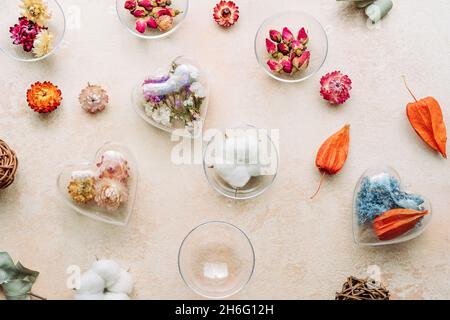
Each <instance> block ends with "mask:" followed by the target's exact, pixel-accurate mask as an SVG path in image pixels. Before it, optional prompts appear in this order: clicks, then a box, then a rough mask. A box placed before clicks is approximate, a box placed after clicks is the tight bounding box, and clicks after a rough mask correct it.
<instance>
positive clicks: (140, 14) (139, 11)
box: [132, 9, 147, 18]
mask: <svg viewBox="0 0 450 320" xmlns="http://www.w3.org/2000/svg"><path fill="white" fill-rule="evenodd" d="M132 14H133V16H135V17H136V18H143V17H145V16H147V11H145V10H144V9H136V10H134V11H133V12H132Z"/></svg>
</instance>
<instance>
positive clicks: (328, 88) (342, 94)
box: [320, 71, 352, 104]
mask: <svg viewBox="0 0 450 320" xmlns="http://www.w3.org/2000/svg"><path fill="white" fill-rule="evenodd" d="M320 85H321V86H322V87H321V88H320V94H321V95H322V97H323V98H324V99H325V100H327V101H328V102H329V103H331V104H342V103H344V102H345V101H347V99H348V98H350V90H351V89H352V80H350V78H349V77H348V76H347V75H344V74H342V73H341V72H340V71H333V72H331V73H327V74H326V75H324V76H323V77H322V79H320Z"/></svg>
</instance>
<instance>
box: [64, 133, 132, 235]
mask: <svg viewBox="0 0 450 320" xmlns="http://www.w3.org/2000/svg"><path fill="white" fill-rule="evenodd" d="M137 182H138V168H137V164H136V161H135V159H134V157H133V155H132V154H131V152H130V151H129V150H128V149H127V148H126V147H124V146H122V145H120V144H117V143H111V142H108V143H105V144H104V145H103V146H102V147H101V148H100V149H99V150H98V151H97V153H96V155H95V157H94V159H93V160H90V161H89V160H88V161H80V162H73V163H70V164H67V165H66V166H65V167H64V168H63V169H62V170H61V173H60V174H59V176H58V179H57V185H58V189H59V191H60V193H61V195H62V198H63V200H64V202H65V203H66V204H67V205H68V206H69V207H70V208H72V209H73V210H75V211H77V212H78V213H80V214H82V215H85V216H87V217H90V218H92V219H95V220H99V221H102V222H106V223H110V224H114V225H119V226H125V225H127V223H128V221H129V219H130V216H131V213H132V211H133V206H134V200H135V197H136V188H137Z"/></svg>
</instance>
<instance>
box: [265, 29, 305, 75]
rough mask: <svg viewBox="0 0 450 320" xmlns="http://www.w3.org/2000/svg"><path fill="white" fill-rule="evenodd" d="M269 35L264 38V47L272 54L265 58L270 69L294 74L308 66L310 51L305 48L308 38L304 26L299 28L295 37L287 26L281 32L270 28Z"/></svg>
mask: <svg viewBox="0 0 450 320" xmlns="http://www.w3.org/2000/svg"><path fill="white" fill-rule="evenodd" d="M269 36H270V39H267V38H266V49H267V52H268V53H269V54H270V55H271V56H272V57H271V58H270V59H269V60H267V65H268V66H269V68H270V70H272V71H273V72H284V73H287V74H294V73H295V72H297V71H303V70H305V69H306V68H307V67H308V65H309V60H310V57H311V52H310V51H309V50H307V48H308V41H309V38H308V34H307V33H306V30H305V28H301V29H300V31H299V32H298V35H297V38H295V37H294V35H293V34H292V32H291V30H289V28H287V27H284V28H283V31H282V32H281V33H280V32H279V31H277V30H270V31H269Z"/></svg>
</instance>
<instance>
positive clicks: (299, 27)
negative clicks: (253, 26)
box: [255, 11, 328, 82]
mask: <svg viewBox="0 0 450 320" xmlns="http://www.w3.org/2000/svg"><path fill="white" fill-rule="evenodd" d="M294 33H295V34H294ZM327 52H328V38H327V35H326V33H325V30H324V28H323V27H322V25H321V24H320V22H319V21H317V20H316V19H315V18H314V17H312V16H311V15H309V14H307V13H303V12H296V11H289V12H282V13H278V14H275V15H274V16H271V17H269V18H267V19H266V20H265V21H264V22H263V23H262V25H261V26H260V27H259V29H258V32H257V33H256V37H255V54H256V58H257V60H258V62H259V64H260V65H261V66H262V67H263V68H264V70H265V71H266V72H267V73H268V74H269V75H270V76H271V77H273V78H274V79H277V80H280V81H283V82H300V81H303V80H306V79H308V78H309V77H311V76H312V75H313V74H315V73H316V72H317V71H318V70H319V69H320V67H321V66H322V65H323V63H324V62H325V59H326V56H327Z"/></svg>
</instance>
